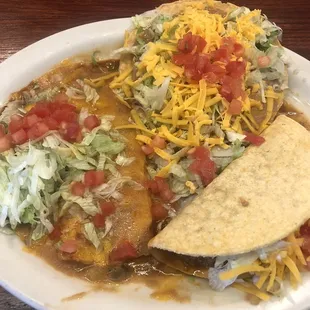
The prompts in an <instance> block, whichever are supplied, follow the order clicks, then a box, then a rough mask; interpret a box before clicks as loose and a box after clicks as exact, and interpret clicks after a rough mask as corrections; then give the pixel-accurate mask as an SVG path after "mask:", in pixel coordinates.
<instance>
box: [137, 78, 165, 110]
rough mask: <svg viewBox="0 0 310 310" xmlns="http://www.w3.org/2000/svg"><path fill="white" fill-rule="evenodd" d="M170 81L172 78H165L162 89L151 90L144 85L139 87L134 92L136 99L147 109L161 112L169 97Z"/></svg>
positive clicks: (153, 88)
mask: <svg viewBox="0 0 310 310" xmlns="http://www.w3.org/2000/svg"><path fill="white" fill-rule="evenodd" d="M170 79H171V78H170V77H167V78H165V80H164V82H163V83H162V85H161V86H160V87H156V86H154V87H152V88H151V87H148V86H145V85H143V84H140V85H138V86H137V87H136V89H135V90H134V97H135V99H136V100H138V101H139V102H140V104H141V105H142V106H144V107H145V108H150V109H152V110H154V111H160V110H161V109H162V107H163V104H164V100H165V98H166V96H167V92H168V87H169V83H170Z"/></svg>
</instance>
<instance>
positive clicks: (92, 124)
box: [84, 115, 101, 130]
mask: <svg viewBox="0 0 310 310" xmlns="http://www.w3.org/2000/svg"><path fill="white" fill-rule="evenodd" d="M100 123H101V122H100V119H99V118H98V117H97V116H96V115H89V116H87V117H86V118H85V120H84V126H85V128H87V129H88V130H93V129H94V128H96V127H98V126H99V125H100Z"/></svg>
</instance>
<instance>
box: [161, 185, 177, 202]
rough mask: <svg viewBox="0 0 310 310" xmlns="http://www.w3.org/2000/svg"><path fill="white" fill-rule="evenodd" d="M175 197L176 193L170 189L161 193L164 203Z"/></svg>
mask: <svg viewBox="0 0 310 310" xmlns="http://www.w3.org/2000/svg"><path fill="white" fill-rule="evenodd" d="M173 197H174V192H173V191H172V190H171V189H170V188H169V189H166V190H164V191H162V192H160V198H161V199H162V200H163V201H164V202H170V201H171V199H172V198H173Z"/></svg>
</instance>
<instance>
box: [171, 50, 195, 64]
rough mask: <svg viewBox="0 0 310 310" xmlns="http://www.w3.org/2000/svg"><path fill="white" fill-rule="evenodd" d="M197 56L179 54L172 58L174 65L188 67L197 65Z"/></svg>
mask: <svg viewBox="0 0 310 310" xmlns="http://www.w3.org/2000/svg"><path fill="white" fill-rule="evenodd" d="M197 57H198V56H197V54H194V55H193V54H184V53H179V54H174V55H173V56H172V61H173V63H174V64H176V65H177V66H183V65H185V66H187V65H190V64H193V63H196V61H197Z"/></svg>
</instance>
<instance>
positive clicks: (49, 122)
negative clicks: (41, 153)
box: [44, 117, 59, 130]
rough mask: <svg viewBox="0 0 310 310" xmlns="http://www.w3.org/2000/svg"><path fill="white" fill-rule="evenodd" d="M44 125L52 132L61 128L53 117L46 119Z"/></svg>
mask: <svg viewBox="0 0 310 310" xmlns="http://www.w3.org/2000/svg"><path fill="white" fill-rule="evenodd" d="M44 123H45V124H46V125H47V126H48V128H49V129H50V130H57V129H58V128H59V124H58V123H57V121H56V120H54V119H53V118H52V117H46V118H45V119H44Z"/></svg>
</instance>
